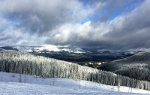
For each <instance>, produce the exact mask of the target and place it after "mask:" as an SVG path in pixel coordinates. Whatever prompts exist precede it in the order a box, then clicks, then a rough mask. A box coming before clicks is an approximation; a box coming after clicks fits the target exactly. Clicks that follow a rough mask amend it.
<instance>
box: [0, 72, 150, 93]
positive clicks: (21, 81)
mask: <svg viewBox="0 0 150 95" xmlns="http://www.w3.org/2000/svg"><path fill="white" fill-rule="evenodd" d="M0 95H150V91H145V90H140V89H134V88H132V89H131V88H128V87H120V89H119V91H118V87H114V86H109V85H103V84H98V83H94V82H88V81H82V80H72V79H59V78H49V79H44V78H40V77H36V76H30V75H21V74H14V73H4V72H0Z"/></svg>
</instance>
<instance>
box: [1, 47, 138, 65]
mask: <svg viewBox="0 0 150 95" xmlns="http://www.w3.org/2000/svg"><path fill="white" fill-rule="evenodd" d="M0 51H20V52H29V53H33V54H36V55H41V56H46V57H52V58H56V59H61V60H65V61H71V62H77V63H80V64H82V63H83V62H84V63H85V62H89V61H92V62H108V61H113V60H117V59H122V58H126V57H129V56H131V55H134V54H135V53H137V52H139V51H141V50H109V49H100V48H90V47H83V48H79V47H71V46H55V45H43V46H3V47H0Z"/></svg>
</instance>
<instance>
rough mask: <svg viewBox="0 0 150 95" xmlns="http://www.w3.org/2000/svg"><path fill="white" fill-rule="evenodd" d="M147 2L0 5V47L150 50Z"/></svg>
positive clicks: (40, 0) (11, 1) (23, 0)
mask: <svg viewBox="0 0 150 95" xmlns="http://www.w3.org/2000/svg"><path fill="white" fill-rule="evenodd" d="M149 13H150V0H0V46H6V45H9V46H11V45H28V46H29V45H32V46H37V45H38V46H39V45H45V44H49V45H69V46H76V47H100V48H104V49H134V48H150V17H149Z"/></svg>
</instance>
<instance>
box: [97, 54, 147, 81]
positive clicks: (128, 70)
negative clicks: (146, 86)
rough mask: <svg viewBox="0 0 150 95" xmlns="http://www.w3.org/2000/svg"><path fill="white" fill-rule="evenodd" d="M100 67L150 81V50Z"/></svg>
mask: <svg viewBox="0 0 150 95" xmlns="http://www.w3.org/2000/svg"><path fill="white" fill-rule="evenodd" d="M100 69H102V70H105V71H112V72H114V73H117V74H120V75H124V76H128V77H132V78H135V79H139V80H147V81H150V76H149V75H150V52H141V53H137V54H135V55H133V56H131V57H128V58H124V59H120V60H116V61H113V62H110V63H106V64H102V65H101V67H100Z"/></svg>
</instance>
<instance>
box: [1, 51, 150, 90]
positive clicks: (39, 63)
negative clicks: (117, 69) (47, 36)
mask: <svg viewBox="0 0 150 95" xmlns="http://www.w3.org/2000/svg"><path fill="white" fill-rule="evenodd" d="M0 71H2V72H11V73H20V74H29V75H36V76H40V77H44V78H46V77H49V78H71V79H80V80H87V81H93V82H98V83H103V84H109V85H118V86H128V87H133V88H141V89H147V90H150V83H149V82H147V81H139V80H136V79H131V78H128V77H124V76H118V75H116V74H114V73H110V72H105V71H101V70H97V69H93V68H90V67H85V66H80V65H77V64H74V63H70V62H65V61H60V60H56V59H52V58H46V57H41V56H35V55H32V54H29V53H20V52H0Z"/></svg>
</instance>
